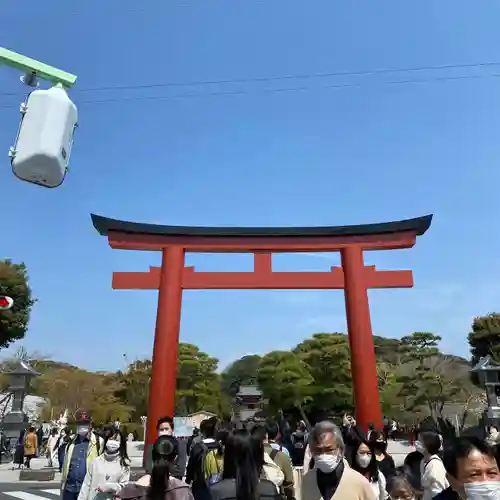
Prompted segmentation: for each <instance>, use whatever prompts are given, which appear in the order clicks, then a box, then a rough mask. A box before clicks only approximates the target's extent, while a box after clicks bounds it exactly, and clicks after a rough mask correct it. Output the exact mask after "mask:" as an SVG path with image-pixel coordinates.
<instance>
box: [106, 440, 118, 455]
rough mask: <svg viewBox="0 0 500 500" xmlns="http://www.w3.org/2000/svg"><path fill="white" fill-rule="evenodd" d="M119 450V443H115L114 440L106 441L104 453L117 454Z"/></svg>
mask: <svg viewBox="0 0 500 500" xmlns="http://www.w3.org/2000/svg"><path fill="white" fill-rule="evenodd" d="M119 449H120V441H117V440H116V439H108V440H107V442H106V451H107V452H108V453H111V454H113V453H118V450H119Z"/></svg>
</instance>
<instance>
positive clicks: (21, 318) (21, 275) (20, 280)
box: [0, 260, 35, 349]
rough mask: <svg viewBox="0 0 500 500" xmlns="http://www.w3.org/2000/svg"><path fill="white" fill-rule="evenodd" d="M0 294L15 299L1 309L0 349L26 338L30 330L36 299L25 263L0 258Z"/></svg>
mask: <svg viewBox="0 0 500 500" xmlns="http://www.w3.org/2000/svg"><path fill="white" fill-rule="evenodd" d="M0 295H7V296H9V297H11V298H12V299H13V300H14V305H13V306H12V307H11V308H10V309H8V310H6V311H0V349H2V348H5V347H8V346H9V345H10V344H11V343H12V342H14V341H16V340H20V339H22V338H24V336H25V335H26V331H27V330H28V323H29V319H30V313H31V308H32V307H33V304H34V303H35V300H34V299H33V298H32V296H31V288H30V287H29V284H28V271H27V269H26V266H25V265H24V264H14V263H13V262H12V261H10V260H0Z"/></svg>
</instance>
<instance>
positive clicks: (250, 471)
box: [210, 429, 281, 500]
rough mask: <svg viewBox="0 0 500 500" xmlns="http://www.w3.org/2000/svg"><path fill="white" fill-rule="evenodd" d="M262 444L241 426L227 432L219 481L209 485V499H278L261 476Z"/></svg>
mask: <svg viewBox="0 0 500 500" xmlns="http://www.w3.org/2000/svg"><path fill="white" fill-rule="evenodd" d="M263 467H264V444H263V442H262V441H261V440H258V439H252V437H251V435H250V433H249V432H248V431H246V430H244V429H241V430H237V431H235V432H233V433H232V434H230V435H229V436H228V437H227V440H226V446H225V448H224V466H223V471H222V481H219V482H218V483H216V484H214V485H212V486H210V495H211V497H212V500H221V499H224V500H233V499H234V500H264V499H267V500H279V499H281V495H280V493H279V492H278V489H277V488H276V486H275V485H274V483H272V482H271V481H269V480H267V479H261V474H262V469H263Z"/></svg>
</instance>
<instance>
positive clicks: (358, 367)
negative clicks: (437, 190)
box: [91, 214, 432, 443]
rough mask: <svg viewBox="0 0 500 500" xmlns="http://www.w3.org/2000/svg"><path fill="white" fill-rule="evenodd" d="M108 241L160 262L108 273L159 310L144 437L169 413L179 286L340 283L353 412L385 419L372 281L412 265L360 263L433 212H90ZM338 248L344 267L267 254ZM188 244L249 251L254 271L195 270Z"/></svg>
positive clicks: (387, 279)
mask: <svg viewBox="0 0 500 500" xmlns="http://www.w3.org/2000/svg"><path fill="white" fill-rule="evenodd" d="M91 217H92V222H93V224H94V227H95V228H96V229H97V231H98V232H99V234H101V235H103V236H107V237H108V241H109V245H110V247H111V248H113V249H121V250H148V251H151V250H157V251H161V252H162V264H161V267H150V268H149V271H148V272H115V273H113V288H114V289H129V290H130V289H134V290H158V291H159V293H158V313H157V318H156V330H155V339H154V347H153V362H152V377H151V386H150V393H149V408H148V426H147V442H148V443H151V442H153V441H154V440H155V437H156V429H155V425H156V421H157V420H158V418H160V417H161V416H164V415H171V416H173V415H174V408H175V389H176V376H177V362H178V346H179V330H180V320H181V302H182V290H200V289H201V290H217V289H266V290H269V289H344V295H345V304H346V313H347V329H348V336H349V346H350V352H351V370H352V378H353V386H354V399H355V407H356V420H357V422H358V423H359V424H360V425H361V426H362V427H363V428H365V429H366V428H367V426H368V424H369V423H370V422H373V423H375V424H376V425H377V426H381V425H382V415H381V410H380V399H379V392H378V379H377V370H376V363H375V350H374V345H373V338H372V327H371V321H370V309H369V304H368V292H367V290H368V289H369V288H411V287H412V286H413V275H412V271H379V270H377V269H375V266H365V265H364V262H363V251H365V250H393V249H400V248H411V247H413V245H414V244H415V242H416V238H417V236H421V235H423V234H424V233H425V232H426V231H427V229H428V228H429V227H430V224H431V221H432V215H427V216H424V217H419V218H416V219H408V220H403V221H397V222H385V223H380V224H364V225H358V226H336V227H302V228H271V227H270V228H254V227H246V228H237V227H179V226H162V225H155V224H142V223H136V222H127V221H120V220H116V219H109V218H106V217H101V216H99V215H94V214H92V215H91ZM338 251H339V252H340V254H341V263H342V266H341V267H332V268H331V269H330V271H329V272H274V271H273V270H272V254H273V253H285V252H338ZM186 252H216V253H231V252H233V253H243V252H250V253H253V254H254V270H253V272H197V271H195V269H194V267H185V265H184V255H185V253H186Z"/></svg>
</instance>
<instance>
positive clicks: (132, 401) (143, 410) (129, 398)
mask: <svg viewBox="0 0 500 500" xmlns="http://www.w3.org/2000/svg"><path fill="white" fill-rule="evenodd" d="M115 378H116V381H117V382H118V384H119V385H118V388H117V391H116V393H115V394H116V396H117V397H118V398H119V399H120V400H121V401H123V402H124V403H127V404H128V405H129V406H130V407H131V408H132V412H131V413H132V419H133V421H134V422H139V421H140V418H141V416H144V415H147V414H148V397H149V382H150V381H151V360H150V359H142V360H136V361H134V362H133V363H130V364H129V365H128V367H127V369H126V370H125V371H124V372H121V371H120V372H118V373H117V374H116V376H115Z"/></svg>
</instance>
